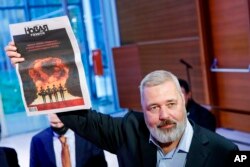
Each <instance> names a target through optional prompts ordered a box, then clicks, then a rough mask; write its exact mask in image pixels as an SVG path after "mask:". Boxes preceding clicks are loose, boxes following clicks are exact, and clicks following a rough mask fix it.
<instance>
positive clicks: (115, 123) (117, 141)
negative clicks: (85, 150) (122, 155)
mask: <svg viewBox="0 0 250 167" xmlns="http://www.w3.org/2000/svg"><path fill="white" fill-rule="evenodd" d="M57 115H58V117H59V118H60V120H61V121H62V122H63V123H64V124H65V126H67V127H69V128H70V129H72V130H73V131H74V132H75V133H77V134H78V135H79V136H81V137H83V138H85V139H87V140H89V141H91V142H92V143H94V144H95V145H96V146H98V147H99V148H101V149H105V150H107V151H109V152H111V153H116V151H117V149H118V148H119V147H120V146H121V145H122V143H123V140H124V137H123V135H124V134H123V133H122V118H119V117H116V118H114V117H111V116H109V115H105V114H102V113H98V112H96V111H94V110H77V111H71V112H63V113H57Z"/></svg>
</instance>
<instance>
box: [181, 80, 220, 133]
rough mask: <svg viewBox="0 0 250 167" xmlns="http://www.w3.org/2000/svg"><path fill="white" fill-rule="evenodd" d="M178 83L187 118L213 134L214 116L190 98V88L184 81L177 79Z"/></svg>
mask: <svg viewBox="0 0 250 167" xmlns="http://www.w3.org/2000/svg"><path fill="white" fill-rule="evenodd" d="M179 83H180V86H181V90H182V93H183V94H184V98H185V102H186V109H187V115H188V118H189V119H191V120H193V121H194V122H195V123H197V124H198V125H200V126H202V127H204V128H207V129H209V130H211V131H213V132H215V129H216V120H215V116H214V115H213V114H212V113H211V112H210V111H208V110H207V109H206V108H204V107H202V106H201V105H200V104H198V103H197V102H196V101H195V100H194V99H193V98H192V93H191V91H190V87H189V85H188V83H187V82H186V81H185V80H183V79H179Z"/></svg>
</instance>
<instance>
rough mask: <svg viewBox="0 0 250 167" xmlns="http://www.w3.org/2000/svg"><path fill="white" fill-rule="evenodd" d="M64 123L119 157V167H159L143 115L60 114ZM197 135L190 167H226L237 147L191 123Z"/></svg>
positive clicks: (188, 165) (192, 149)
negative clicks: (228, 159)
mask: <svg viewBox="0 0 250 167" xmlns="http://www.w3.org/2000/svg"><path fill="white" fill-rule="evenodd" d="M58 116H59V118H60V119H61V120H62V122H63V123H64V124H65V125H66V126H68V127H70V128H72V129H73V130H74V131H75V132H77V133H78V134H80V135H81V136H83V137H85V138H87V139H89V140H90V141H92V142H93V143H95V144H96V145H98V146H100V148H103V149H105V150H108V151H110V152H112V153H115V154H117V158H118V162H119V166H120V167H144V166H145V167H153V166H156V160H157V155H156V151H157V148H156V146H155V145H153V144H150V143H149V131H148V129H147V127H146V125H145V122H144V117H143V113H139V112H133V111H130V112H128V113H127V114H126V115H125V116H124V117H123V118H112V117H110V116H108V115H104V114H101V113H96V112H95V111H91V110H89V111H88V110H85V111H75V112H64V113H58ZM192 126H193V129H194V136H193V138H192V142H191V146H190V150H189V153H188V155H187V161H186V166H187V167H202V166H204V167H217V166H218V167H224V166H226V164H225V162H226V160H227V158H228V157H229V154H230V152H231V151H234V150H238V147H237V146H236V145H235V144H233V143H232V142H230V141H229V140H227V139H225V138H224V137H222V136H220V135H218V134H216V133H213V132H211V131H209V130H207V129H204V128H202V127H200V126H198V125H196V124H195V123H192Z"/></svg>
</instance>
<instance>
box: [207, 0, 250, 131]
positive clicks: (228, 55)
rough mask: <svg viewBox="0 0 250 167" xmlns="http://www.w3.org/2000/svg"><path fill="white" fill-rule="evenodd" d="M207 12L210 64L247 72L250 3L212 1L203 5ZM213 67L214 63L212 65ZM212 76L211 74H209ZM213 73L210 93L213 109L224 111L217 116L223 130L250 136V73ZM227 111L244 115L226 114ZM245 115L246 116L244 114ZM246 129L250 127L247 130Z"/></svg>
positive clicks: (249, 57)
mask: <svg viewBox="0 0 250 167" xmlns="http://www.w3.org/2000/svg"><path fill="white" fill-rule="evenodd" d="M203 8H205V9H206V12H207V13H206V14H205V16H206V18H204V19H205V20H206V22H207V25H208V26H207V27H205V29H206V32H207V38H204V40H207V41H209V42H208V43H207V46H206V47H207V48H208V50H209V51H208V52H209V54H207V56H209V57H208V58H207V60H213V59H215V58H216V59H217V61H218V68H229V69H230V68H239V69H247V68H248V66H249V64H250V55H249V49H250V45H249V43H250V40H249V37H250V36H249V31H250V29H249V20H250V19H249V1H248V0H238V1H234V0H220V1H216V0H209V1H206V3H203ZM210 63H211V64H212V62H210ZM209 72H210V71H209ZM210 73H211V75H210V76H211V78H210V80H211V84H213V86H211V87H213V88H214V89H211V90H210V91H209V93H210V97H213V100H212V101H213V103H212V104H211V105H212V106H216V107H218V108H221V110H217V111H216V112H217V113H218V114H217V115H219V118H218V120H219V123H220V126H222V127H229V128H235V129H238V130H244V131H248V132H250V123H243V122H242V121H241V120H245V119H243V118H244V115H245V117H246V118H248V117H249V115H250V103H249V101H250V96H249V93H250V84H249V80H250V73H228V72H218V73H212V72H210ZM223 108H226V109H229V110H231V111H233V110H239V111H241V112H242V113H241V114H240V113H237V112H235V113H232V112H227V111H224V110H223ZM244 113H245V114H244ZM246 125H248V126H247V127H246Z"/></svg>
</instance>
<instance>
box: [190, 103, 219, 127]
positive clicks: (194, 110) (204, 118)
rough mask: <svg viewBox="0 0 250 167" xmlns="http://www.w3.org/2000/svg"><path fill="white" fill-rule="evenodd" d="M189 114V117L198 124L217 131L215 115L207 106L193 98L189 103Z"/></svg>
mask: <svg viewBox="0 0 250 167" xmlns="http://www.w3.org/2000/svg"><path fill="white" fill-rule="evenodd" d="M187 114H188V118H189V119H191V120H193V121H194V122H195V123H197V124H198V125H200V126H202V127H204V128H207V129H209V130H211V131H213V132H215V129H216V120H215V116H214V115H213V114H212V113H211V112H210V111H208V110H207V109H206V108H204V107H202V106H201V105H199V104H198V103H196V102H195V101H194V100H193V99H190V100H189V101H188V103H187Z"/></svg>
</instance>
